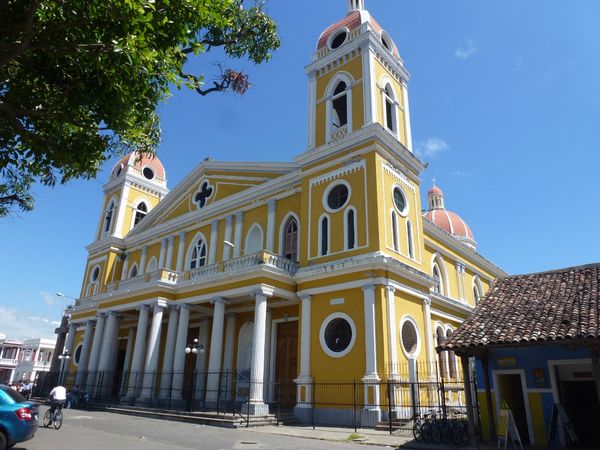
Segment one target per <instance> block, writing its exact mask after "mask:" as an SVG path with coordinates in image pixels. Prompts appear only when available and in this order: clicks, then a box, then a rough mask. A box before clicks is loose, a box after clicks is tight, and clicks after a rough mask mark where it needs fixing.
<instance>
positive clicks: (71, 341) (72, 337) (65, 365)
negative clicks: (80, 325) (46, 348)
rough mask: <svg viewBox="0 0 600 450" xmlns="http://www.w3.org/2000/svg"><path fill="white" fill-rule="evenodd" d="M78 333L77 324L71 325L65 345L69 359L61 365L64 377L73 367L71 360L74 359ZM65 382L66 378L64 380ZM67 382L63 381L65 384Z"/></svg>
mask: <svg viewBox="0 0 600 450" xmlns="http://www.w3.org/2000/svg"><path fill="white" fill-rule="evenodd" d="M76 332H77V324H75V323H70V324H69V333H68V334H67V342H66V343H65V350H64V352H63V354H64V353H67V354H68V355H69V359H63V360H62V363H61V373H62V374H63V377H64V375H65V374H67V373H68V372H69V366H70V365H71V359H72V358H73V344H75V333H76ZM63 380H64V378H63ZM65 381H66V380H64V381H63V383H64V382H65Z"/></svg>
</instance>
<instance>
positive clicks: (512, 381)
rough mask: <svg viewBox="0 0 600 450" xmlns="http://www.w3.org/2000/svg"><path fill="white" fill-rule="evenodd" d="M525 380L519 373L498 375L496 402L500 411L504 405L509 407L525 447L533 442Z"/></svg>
mask: <svg viewBox="0 0 600 450" xmlns="http://www.w3.org/2000/svg"><path fill="white" fill-rule="evenodd" d="M523 378H524V377H523V374H522V373H519V372H516V373H515V372H513V373H496V374H495V379H496V383H495V386H496V402H497V405H498V409H501V408H502V406H503V405H504V406H505V407H506V406H508V408H509V409H510V410H511V412H512V415H513V418H514V419H515V424H516V426H517V430H518V431H519V436H520V437H521V441H522V443H523V445H529V444H532V443H533V442H532V441H531V438H530V434H529V430H530V426H529V423H530V418H529V400H528V399H527V398H526V397H525V390H524V379H523ZM498 415H499V414H498Z"/></svg>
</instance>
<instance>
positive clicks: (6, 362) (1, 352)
mask: <svg viewBox="0 0 600 450" xmlns="http://www.w3.org/2000/svg"><path fill="white" fill-rule="evenodd" d="M22 347H23V341H18V340H16V339H6V336H3V335H2V336H0V384H8V383H12V382H13V381H14V379H15V369H16V368H17V365H18V363H19V358H20V356H21V354H22V350H21V348H22Z"/></svg>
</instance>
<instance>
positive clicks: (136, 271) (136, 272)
mask: <svg viewBox="0 0 600 450" xmlns="http://www.w3.org/2000/svg"><path fill="white" fill-rule="evenodd" d="M139 274H140V269H139V268H138V264H137V263H133V264H132V265H131V268H130V269H129V273H128V274H127V278H135V277H137V276H138V275H139Z"/></svg>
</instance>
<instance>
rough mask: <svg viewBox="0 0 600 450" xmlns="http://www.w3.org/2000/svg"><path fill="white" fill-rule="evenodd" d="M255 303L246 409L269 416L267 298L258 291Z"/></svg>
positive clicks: (251, 412) (252, 412)
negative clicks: (266, 389)
mask: <svg viewBox="0 0 600 450" xmlns="http://www.w3.org/2000/svg"><path fill="white" fill-rule="evenodd" d="M254 295H255V303H254V330H253V334H252V342H253V345H252V366H251V368H250V382H251V384H250V402H249V404H248V405H246V408H249V409H250V411H249V412H250V414H254V415H263V414H268V412H269V407H268V405H265V403H264V397H263V383H264V375H265V374H264V371H265V349H266V339H265V338H266V336H265V333H266V328H267V296H266V295H265V294H264V293H263V292H262V291H258V292H256V293H255V294H254Z"/></svg>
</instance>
